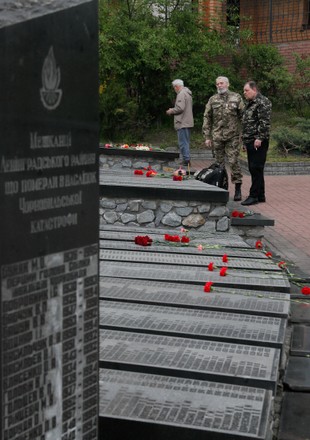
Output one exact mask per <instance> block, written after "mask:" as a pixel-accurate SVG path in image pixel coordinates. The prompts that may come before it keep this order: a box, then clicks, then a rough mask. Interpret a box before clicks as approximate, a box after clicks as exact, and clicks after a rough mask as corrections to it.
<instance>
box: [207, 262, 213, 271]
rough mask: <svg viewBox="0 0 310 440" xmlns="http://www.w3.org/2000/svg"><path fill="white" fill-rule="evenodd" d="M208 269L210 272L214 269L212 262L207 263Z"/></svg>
mask: <svg viewBox="0 0 310 440" xmlns="http://www.w3.org/2000/svg"><path fill="white" fill-rule="evenodd" d="M208 270H210V272H212V271H213V270H214V263H209V264H208Z"/></svg>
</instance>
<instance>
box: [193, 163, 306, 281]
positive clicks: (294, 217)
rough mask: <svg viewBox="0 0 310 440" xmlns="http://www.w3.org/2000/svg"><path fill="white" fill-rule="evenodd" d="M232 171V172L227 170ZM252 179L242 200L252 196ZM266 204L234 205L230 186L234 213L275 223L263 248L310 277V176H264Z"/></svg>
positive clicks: (248, 179)
mask: <svg viewBox="0 0 310 440" xmlns="http://www.w3.org/2000/svg"><path fill="white" fill-rule="evenodd" d="M210 163H211V162H210V160H193V161H192V169H201V168H204V167H206V166H208V165H209V164H210ZM228 171H229V170H228ZM250 184H251V177H250V175H246V174H245V175H244V178H243V185H242V200H244V199H245V198H246V197H247V196H248V194H249V188H250ZM265 184H266V200H267V201H266V203H259V204H257V205H253V206H250V207H243V206H242V205H241V204H240V202H233V193H234V185H232V184H231V183H230V202H229V203H230V206H231V207H232V209H239V210H245V209H250V210H251V211H255V212H259V213H261V214H262V215H265V216H266V217H269V218H272V219H274V220H275V225H274V226H269V227H265V234H264V244H265V245H266V246H267V247H268V248H269V249H270V250H271V251H273V252H274V253H275V254H277V255H278V256H280V257H281V259H283V260H285V261H286V262H287V263H290V264H291V265H292V269H291V270H292V271H293V272H294V267H295V268H296V271H298V272H299V273H301V274H303V275H304V276H306V277H308V278H309V277H310V222H309V219H310V175H286V176H265Z"/></svg>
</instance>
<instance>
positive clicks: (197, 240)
mask: <svg viewBox="0 0 310 440" xmlns="http://www.w3.org/2000/svg"><path fill="white" fill-rule="evenodd" d="M145 231H147V232H146V233H147V234H148V235H150V237H151V238H152V239H154V240H158V244H160V243H165V244H166V245H167V242H166V241H165V239H164V235H163V234H158V233H157V234H155V233H154V234H150V233H149V230H148V229H145ZM166 234H169V232H166ZM175 234H176V231H174V235H175ZM137 235H144V233H143V231H141V228H140V230H139V232H138V233H136V232H133V233H132V232H127V233H126V232H124V233H122V234H121V233H120V232H118V231H102V230H100V232H99V236H100V239H102V240H114V241H115V240H122V241H123V240H127V241H132V242H134V240H135V237H136V236H137ZM189 237H190V235H189ZM199 244H201V245H202V246H204V247H205V248H207V247H210V248H217V249H220V248H227V247H236V248H249V245H247V244H246V243H245V242H244V241H243V240H242V238H240V237H239V236H235V237H234V236H232V237H229V236H225V235H223V236H222V235H216V234H214V235H211V234H209V236H208V235H207V234H206V235H205V237H200V236H199V237H193V238H192V239H191V245H195V246H198V245H199ZM186 247H187V246H186Z"/></svg>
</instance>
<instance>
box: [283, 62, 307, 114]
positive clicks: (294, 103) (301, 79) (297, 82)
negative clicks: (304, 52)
mask: <svg viewBox="0 0 310 440" xmlns="http://www.w3.org/2000/svg"><path fill="white" fill-rule="evenodd" d="M295 60H296V70H295V75H294V83H293V85H292V86H291V88H290V90H289V91H288V96H289V108H291V109H292V110H293V111H294V112H295V113H296V114H297V115H298V116H303V117H306V118H310V88H309V84H310V56H307V57H306V56H300V55H295Z"/></svg>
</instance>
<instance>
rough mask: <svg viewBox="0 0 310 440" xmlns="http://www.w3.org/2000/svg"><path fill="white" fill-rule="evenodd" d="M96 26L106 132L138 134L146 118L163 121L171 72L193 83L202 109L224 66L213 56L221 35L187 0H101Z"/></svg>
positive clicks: (219, 47)
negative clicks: (208, 26)
mask: <svg viewBox="0 0 310 440" xmlns="http://www.w3.org/2000/svg"><path fill="white" fill-rule="evenodd" d="M99 29H100V35H99V50H100V54H99V56H100V73H99V75H100V117H101V128H102V131H103V132H105V134H107V135H109V136H114V135H115V133H116V132H119V133H121V132H122V131H123V132H124V131H125V132H126V133H128V132H131V133H132V136H133V137H135V136H136V137H140V136H143V128H145V127H148V125H149V123H150V122H152V123H162V122H163V121H166V120H167V121H168V118H166V116H165V110H166V109H167V108H168V107H170V106H171V103H172V102H173V101H174V99H175V95H174V92H173V90H172V87H171V81H172V80H173V79H175V78H182V79H183V80H184V82H185V84H186V85H187V86H188V87H189V88H192V89H193V94H194V105H195V107H194V109H197V112H198V113H199V112H201V110H202V107H203V106H204V104H205V101H206V99H207V98H208V97H209V96H210V94H211V93H213V91H214V80H215V77H216V76H218V74H227V72H228V71H227V70H226V71H225V69H221V68H220V65H219V63H217V62H214V59H215V57H216V56H217V55H219V54H221V53H224V51H225V48H224V45H223V43H222V41H221V39H220V36H219V35H217V34H216V33H215V32H211V31H210V30H208V29H206V27H205V25H204V24H203V22H202V20H201V19H200V16H199V11H198V10H197V8H196V7H195V3H193V2H191V1H188V0H161V1H157V2H154V1H147V0H126V1H119V2H118V1H116V0H114V1H111V0H110V1H107V0H100V1H99ZM169 123H170V122H169Z"/></svg>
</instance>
